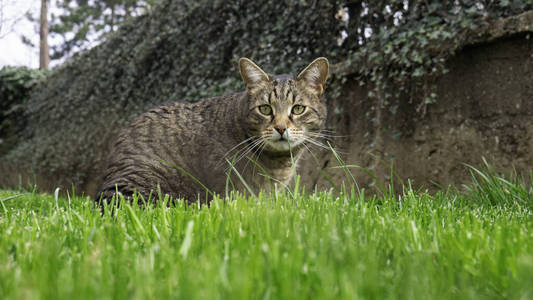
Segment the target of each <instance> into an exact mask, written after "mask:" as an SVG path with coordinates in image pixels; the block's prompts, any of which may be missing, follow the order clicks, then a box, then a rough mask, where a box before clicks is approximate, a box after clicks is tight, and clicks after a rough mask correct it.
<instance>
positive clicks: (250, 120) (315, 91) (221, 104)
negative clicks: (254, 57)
mask: <svg viewBox="0 0 533 300" xmlns="http://www.w3.org/2000/svg"><path fill="white" fill-rule="evenodd" d="M239 67H240V71H241V75H242V77H243V81H244V83H245V85H246V91H245V92H241V93H236V94H231V95H225V96H221V97H216V98H211V99H207V100H203V101H201V102H198V103H194V104H191V103H182V102H177V103H173V104H170V105H167V106H161V107H158V108H155V109H152V110H150V111H148V112H146V113H145V114H143V115H141V116H140V117H138V118H137V119H136V120H135V121H134V122H133V123H132V124H131V125H130V126H129V127H127V128H126V129H124V130H123V131H122V132H121V134H120V135H119V137H118V139H117V141H116V143H115V145H114V147H113V150H112V152H111V154H110V155H109V158H108V166H107V168H106V171H105V174H104V176H103V182H102V184H101V185H100V188H99V192H98V194H97V195H96V197H95V199H96V200H101V199H106V200H107V201H109V200H110V199H111V198H112V196H113V195H114V194H115V192H116V191H119V192H120V193H122V194H123V195H124V196H126V197H129V196H131V195H132V193H133V191H137V192H138V193H139V194H141V195H142V196H143V197H144V198H145V199H148V198H149V195H150V194H152V195H157V193H158V191H161V192H162V193H163V194H169V195H170V196H172V197H173V198H183V199H186V200H187V201H189V202H195V201H198V200H199V201H201V202H203V201H205V199H206V197H205V190H204V188H203V187H202V185H201V184H199V183H198V182H197V181H196V180H194V179H192V178H191V175H192V176H194V177H195V178H196V179H197V180H198V181H200V182H201V183H202V184H203V185H204V186H205V187H207V188H209V189H210V190H211V191H213V192H216V193H224V192H225V190H226V187H227V180H226V179H227V178H230V183H231V184H230V187H231V185H233V186H234V187H235V188H237V189H239V190H244V188H245V184H243V182H242V180H241V179H240V178H241V177H242V178H244V180H245V182H246V184H247V185H248V187H250V188H251V189H253V190H254V191H258V190H259V189H265V190H269V189H270V188H271V187H272V186H271V183H279V184H287V183H288V182H289V181H290V179H291V176H292V164H291V153H292V155H293V158H294V160H295V161H296V162H297V161H298V159H299V157H300V156H301V153H302V149H304V148H305V147H309V145H311V146H312V145H313V143H317V141H316V137H317V136H318V135H319V134H320V130H321V129H322V128H323V127H324V122H325V119H326V106H325V103H324V99H323V93H322V92H323V86H324V84H325V81H326V77H327V72H328V62H327V60H326V59H325V58H318V59H316V60H315V61H313V62H312V63H311V64H310V65H309V66H308V67H307V68H306V69H304V71H302V72H301V73H300V74H299V75H298V76H296V77H294V76H290V75H282V76H272V75H267V74H266V73H265V72H263V71H262V70H261V69H260V68H259V67H258V66H257V65H256V64H254V63H253V62H252V61H251V60H249V59H246V58H242V59H241V60H240V62H239ZM297 105H301V106H304V108H303V109H302V108H301V107H298V108H297V109H295V108H294V107H295V106H297ZM261 106H268V107H269V108H270V111H271V114H264V113H262V112H261V109H260V107H261ZM262 109H263V112H265V111H268V108H266V107H263V108H262ZM302 110H303V112H302V113H300V111H302ZM295 112H296V113H298V114H295ZM313 139H314V140H313ZM308 144H309V145H308ZM227 161H233V162H234V168H230V167H229V164H228V163H227ZM236 171H237V172H238V173H239V175H240V176H239V175H237V174H236ZM228 172H229V177H228V175H227V174H228ZM186 173H188V174H186ZM264 173H266V174H264ZM151 199H154V200H153V201H156V199H159V198H158V197H152V198H151Z"/></svg>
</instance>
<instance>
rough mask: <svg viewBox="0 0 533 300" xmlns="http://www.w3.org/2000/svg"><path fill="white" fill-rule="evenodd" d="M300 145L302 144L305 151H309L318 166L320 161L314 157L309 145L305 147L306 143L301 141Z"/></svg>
mask: <svg viewBox="0 0 533 300" xmlns="http://www.w3.org/2000/svg"><path fill="white" fill-rule="evenodd" d="M302 145H304V147H305V148H306V149H307V151H309V153H310V154H311V156H312V157H313V158H314V159H315V162H316V164H317V166H320V162H319V161H318V158H317V157H316V155H315V154H314V153H313V151H311V149H309V147H307V145H306V144H305V143H302Z"/></svg>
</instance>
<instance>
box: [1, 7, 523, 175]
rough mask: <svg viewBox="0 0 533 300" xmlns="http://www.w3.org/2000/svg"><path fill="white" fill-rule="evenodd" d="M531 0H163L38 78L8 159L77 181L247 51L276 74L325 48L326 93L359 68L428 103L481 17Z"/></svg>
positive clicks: (233, 76)
mask: <svg viewBox="0 0 533 300" xmlns="http://www.w3.org/2000/svg"><path fill="white" fill-rule="evenodd" d="M532 1H533V0H521V1H518V0H509V1H491V0H484V1H472V0H462V1H436V0H425V1H420V0H382V1H348V0H327V1H311V0H309V1H306V0H283V1H280V0H265V1H244V0H217V1H211V0H162V1H160V2H159V3H160V4H159V5H158V6H156V7H155V8H154V9H153V10H151V11H149V12H148V13H147V14H145V15H142V16H139V17H137V18H134V19H130V20H128V21H126V22H125V23H124V24H122V26H121V27H120V28H119V29H118V30H117V31H116V32H114V33H113V34H111V35H109V37H108V39H107V40H106V41H105V42H103V43H102V44H101V45H99V46H97V47H95V48H93V49H91V50H89V51H87V52H85V53H82V54H80V55H76V56H75V57H74V58H73V59H71V61H70V62H67V63H66V64H65V65H63V66H61V67H59V68H58V69H56V70H54V71H53V73H52V74H51V75H50V76H49V77H48V78H47V80H46V82H45V83H43V84H40V85H39V86H38V87H36V88H35V89H34V91H33V93H32V94H31V97H30V98H29V100H28V101H27V103H26V104H25V105H24V114H25V116H27V126H26V127H25V130H24V131H23V134H22V136H23V137H24V141H23V142H19V143H18V144H17V146H16V147H15V148H13V149H12V150H11V151H10V152H9V153H8V154H6V155H4V156H3V159H8V160H10V161H17V162H20V164H21V165H22V164H27V165H28V166H30V167H32V168H34V169H35V170H36V171H37V172H39V173H46V174H51V175H57V176H58V181H59V182H58V184H61V183H63V184H71V183H77V184H80V185H81V184H83V183H84V182H87V180H88V179H89V178H90V176H95V174H98V172H99V171H100V170H101V168H102V167H103V165H104V159H105V155H106V154H107V150H108V149H109V146H110V145H111V144H112V143H113V138H114V137H115V135H116V133H117V132H118V130H120V128H122V127H123V126H124V124H126V123H127V122H128V121H129V120H131V118H132V117H134V116H136V115H138V114H140V113H141V112H143V111H145V110H147V109H148V108H149V107H153V106H156V105H160V104H163V103H167V102H170V101H197V100H200V99H203V98H206V97H212V96H217V95H221V94H225V93H229V92H235V91H240V90H243V88H244V87H243V85H242V82H241V80H240V78H239V75H238V71H237V61H238V58H239V57H242V56H246V57H249V58H251V59H253V60H254V61H256V62H257V63H258V64H259V65H260V66H262V67H263V68H264V69H265V70H267V71H269V72H271V73H275V74H283V73H289V72H295V71H297V70H300V69H302V68H303V67H304V66H305V65H306V64H308V63H309V62H310V61H311V60H313V59H314V58H316V57H318V56H326V57H328V58H329V60H330V63H331V64H332V70H333V71H334V73H333V75H332V79H331V80H330V83H329V87H328V98H329V99H330V100H334V99H335V98H338V97H340V96H342V93H343V86H346V85H352V84H354V82H353V80H351V78H353V75H354V74H357V75H358V79H359V81H358V83H359V84H364V85H368V86H369V88H368V90H369V92H368V93H369V94H368V96H369V98H371V99H373V100H374V101H375V104H376V107H378V108H379V109H381V108H388V110H389V111H391V112H394V111H396V109H397V105H398V103H393V102H394V101H397V99H403V98H402V97H400V96H402V95H413V97H410V98H409V99H414V100H413V109H416V110H418V111H419V112H422V113H423V112H424V110H425V108H426V106H427V105H428V104H430V103H433V102H434V101H438V95H437V94H436V92H435V89H434V80H435V78H438V76H440V75H442V74H444V73H445V72H446V71H447V69H446V61H447V60H448V59H449V58H450V57H451V56H453V55H454V53H455V51H457V50H458V49H460V47H461V46H462V45H463V44H464V42H465V41H466V40H468V39H469V38H470V37H471V36H472V34H475V32H476V29H477V28H479V27H480V26H483V25H484V24H487V23H488V22H489V21H490V20H492V19H495V18H499V17H506V16H511V15H515V14H518V13H521V12H523V11H525V10H530V9H533V7H532V6H533V3H532ZM349 79H350V80H349ZM356 84H357V83H356ZM336 112H337V113H342V110H340V109H338V110H336V111H335V110H334V111H333V113H336ZM374 118H376V117H374ZM378 119H379V118H378ZM377 122H379V120H377Z"/></svg>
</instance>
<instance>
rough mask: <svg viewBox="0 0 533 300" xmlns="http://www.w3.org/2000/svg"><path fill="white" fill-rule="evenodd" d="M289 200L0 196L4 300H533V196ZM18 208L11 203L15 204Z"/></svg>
mask: <svg viewBox="0 0 533 300" xmlns="http://www.w3.org/2000/svg"><path fill="white" fill-rule="evenodd" d="M475 171H476V170H475V169H474V171H473V172H474V181H473V183H472V185H470V186H469V187H468V190H467V191H466V192H465V191H463V192H459V191H455V190H454V189H450V190H444V191H441V192H437V193H435V194H434V195H430V194H428V193H425V192H417V191H413V190H411V189H409V188H408V187H405V188H404V189H405V190H404V192H403V193H402V194H401V195H400V196H390V195H384V196H380V197H377V198H376V197H366V196H365V195H364V193H341V194H337V193H334V192H315V193H311V194H308V193H305V192H303V191H298V193H295V192H294V191H293V193H288V192H280V193H277V194H272V195H265V194H260V195H258V196H257V198H248V199H246V197H244V196H242V195H235V194H234V195H232V196H231V199H228V200H225V201H222V200H215V201H214V202H212V204H211V205H210V207H207V206H203V207H201V208H199V207H198V206H195V205H193V206H186V205H184V204H183V203H179V204H178V205H177V206H176V207H171V208H167V207H165V206H164V205H161V206H159V207H148V208H145V209H139V208H138V207H137V206H123V207H121V208H120V209H118V210H116V211H115V212H114V213H113V214H112V213H111V210H107V211H106V212H105V213H104V215H103V216H102V215H101V211H100V210H99V209H98V208H96V207H95V206H94V204H93V203H92V202H91V201H90V200H89V199H88V198H85V197H72V198H70V199H69V198H68V197H67V198H65V197H59V198H58V199H57V200H56V199H55V197H54V195H48V194H39V193H36V192H29V193H23V192H14V191H2V192H0V199H6V200H3V201H1V203H2V204H1V206H0V298H3V299H37V298H39V299H124V298H127V299H131V298H142V299H144V298H154V299H166V298H181V299H219V298H223V299H251V298H253V299H257V298H259V299H300V298H304V299H305V298H314V299H357V298H366V299H395V298H402V299H447V298H448V299H469V298H475V299H478V298H492V299H495V298H496V299H501V298H511V299H520V298H522V299H528V298H529V299H531V298H532V297H533V222H532V221H533V218H532V212H531V209H532V207H533V192H532V191H531V190H530V189H529V187H526V186H525V185H522V184H521V183H518V182H511V181H507V180H505V179H503V178H501V177H498V176H496V175H494V174H493V173H490V172H489V173H483V172H479V174H478V173H476V172H475ZM14 195H20V196H19V197H16V198H9V197H11V196H14Z"/></svg>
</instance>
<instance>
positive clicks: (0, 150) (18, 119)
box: [0, 67, 46, 156]
mask: <svg viewBox="0 0 533 300" xmlns="http://www.w3.org/2000/svg"><path fill="white" fill-rule="evenodd" d="M45 74H46V72H43V71H40V70H32V69H29V68H26V67H3V68H2V69H0V156H1V155H3V154H5V153H6V152H7V151H8V150H10V149H11V148H13V147H14V146H15V145H16V144H17V142H18V141H19V138H18V134H19V133H20V132H21V131H22V130H23V129H24V127H25V126H26V117H25V114H24V108H25V104H26V103H27V102H28V98H29V96H30V92H31V90H32V88H33V87H34V86H35V85H36V84H37V82H38V81H39V80H40V79H42V78H44V76H45Z"/></svg>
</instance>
